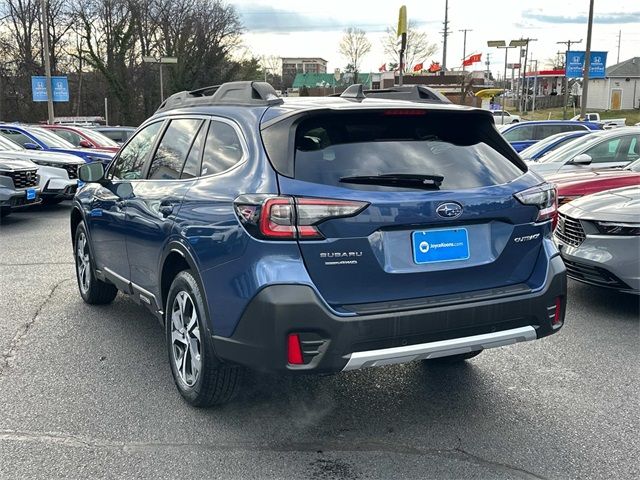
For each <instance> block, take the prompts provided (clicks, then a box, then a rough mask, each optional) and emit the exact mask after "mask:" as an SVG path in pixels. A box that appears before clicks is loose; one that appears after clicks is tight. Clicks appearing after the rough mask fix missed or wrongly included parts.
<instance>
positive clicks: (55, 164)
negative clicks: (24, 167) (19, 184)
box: [31, 158, 59, 167]
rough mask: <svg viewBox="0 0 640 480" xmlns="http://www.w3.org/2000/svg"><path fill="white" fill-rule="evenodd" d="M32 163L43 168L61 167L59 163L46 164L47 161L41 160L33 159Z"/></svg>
mask: <svg viewBox="0 0 640 480" xmlns="http://www.w3.org/2000/svg"><path fill="white" fill-rule="evenodd" d="M31 161H32V162H33V163H37V164H38V165H40V166H41V167H58V166H59V165H58V164H57V163H51V162H46V161H44V160H40V159H33V158H32V159H31Z"/></svg>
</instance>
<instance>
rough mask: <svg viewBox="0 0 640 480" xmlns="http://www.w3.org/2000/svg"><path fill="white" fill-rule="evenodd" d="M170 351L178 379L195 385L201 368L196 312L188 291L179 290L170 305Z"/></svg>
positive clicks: (189, 384)
mask: <svg viewBox="0 0 640 480" xmlns="http://www.w3.org/2000/svg"><path fill="white" fill-rule="evenodd" d="M171 352H172V355H173V363H174V366H175V368H176V372H177V373H178V376H179V377H180V379H181V380H182V381H183V382H184V383H185V384H186V385H187V386H189V387H192V386H193V385H195V383H196V382H197V380H198V377H199V375H200V371H201V369H202V358H201V353H200V352H201V342H200V327H199V326H198V312H197V310H196V308H195V304H194V302H193V299H192V298H191V296H190V295H189V293H187V292H185V291H184V290H181V291H179V292H178V293H177V295H176V296H175V298H174V300H173V305H172V306H171Z"/></svg>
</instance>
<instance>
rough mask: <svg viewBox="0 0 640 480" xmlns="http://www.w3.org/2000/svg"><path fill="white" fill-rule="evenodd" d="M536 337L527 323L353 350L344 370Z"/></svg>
mask: <svg viewBox="0 0 640 480" xmlns="http://www.w3.org/2000/svg"><path fill="white" fill-rule="evenodd" d="M536 338H537V335H536V330H535V328H533V327H531V326H527V327H519V328H513V329H511V330H503V331H501V332H492V333H484V334H482V335H474V336H471V337H462V338H452V339H450V340H441V341H438V342H430V343H421V344H418V345H407V346H404V347H394V348H383V349H380V350H369V351H367V352H354V353H352V354H351V356H350V357H349V361H348V362H347V365H346V366H345V367H344V369H343V371H346V370H357V369H359V368H366V367H379V366H382V365H392V364H394V363H405V362H411V361H413V360H427V359H429V358H437V357H446V356H449V355H457V354H460V353H467V352H473V351H477V350H486V349H488V348H495V347H503V346H505V345H512V344H514V343H518V342H527V341H530V340H535V339H536Z"/></svg>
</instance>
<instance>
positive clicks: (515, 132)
mask: <svg viewBox="0 0 640 480" xmlns="http://www.w3.org/2000/svg"><path fill="white" fill-rule="evenodd" d="M533 127H534V125H518V126H517V127H515V128H512V129H510V130H509V131H508V132H505V133H504V134H503V135H504V138H505V139H506V140H507V142H519V141H522V140H533Z"/></svg>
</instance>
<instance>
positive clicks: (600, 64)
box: [566, 52, 607, 78]
mask: <svg viewBox="0 0 640 480" xmlns="http://www.w3.org/2000/svg"><path fill="white" fill-rule="evenodd" d="M584 57H585V52H567V58H566V66H567V77H568V78H582V77H583V76H584ZM590 57H591V66H590V67H589V78H604V77H605V76H606V73H607V52H591V55H590Z"/></svg>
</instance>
